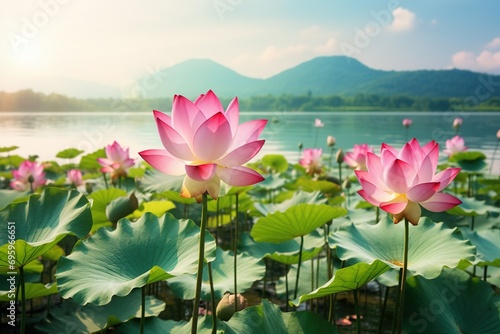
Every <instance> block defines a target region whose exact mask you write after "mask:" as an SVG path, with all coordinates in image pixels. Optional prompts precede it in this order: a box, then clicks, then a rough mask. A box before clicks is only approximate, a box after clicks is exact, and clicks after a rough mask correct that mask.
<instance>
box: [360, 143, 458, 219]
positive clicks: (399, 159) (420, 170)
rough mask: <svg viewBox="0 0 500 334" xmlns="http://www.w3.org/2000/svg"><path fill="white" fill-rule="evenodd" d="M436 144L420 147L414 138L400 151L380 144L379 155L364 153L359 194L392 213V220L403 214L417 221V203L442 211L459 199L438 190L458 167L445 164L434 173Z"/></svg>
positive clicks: (454, 174)
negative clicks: (363, 166)
mask: <svg viewBox="0 0 500 334" xmlns="http://www.w3.org/2000/svg"><path fill="white" fill-rule="evenodd" d="M438 158H439V145H438V144H437V143H436V142H435V141H431V142H429V143H427V144H426V145H424V146H423V147H420V144H419V143H418V141H417V140H416V139H412V140H411V141H410V142H408V143H406V144H405V145H404V147H403V148H402V149H401V151H399V152H398V151H397V150H395V149H394V148H393V147H391V146H389V145H387V144H382V147H381V149H380V157H379V156H377V155H376V154H374V153H370V152H368V153H367V158H366V167H367V171H361V170H357V171H355V173H356V176H357V178H358V180H359V182H360V184H361V186H362V188H363V189H362V190H359V191H358V194H359V195H360V196H361V197H363V198H364V199H365V200H366V201H368V202H370V203H371V204H373V205H376V206H379V207H380V208H381V209H382V210H384V211H387V212H389V213H391V214H392V215H393V220H394V223H399V222H400V221H401V220H402V219H403V218H406V219H408V221H409V222H410V223H412V224H413V225H417V223H418V220H419V219H420V216H421V209H420V205H421V206H423V207H424V208H426V209H427V210H429V211H434V212H441V211H446V210H449V209H451V208H453V207H455V206H456V205H458V204H460V203H462V202H461V201H460V200H459V199H457V198H456V197H454V196H452V195H449V194H446V193H442V192H440V191H441V190H443V189H444V188H445V187H447V186H448V185H449V184H450V183H451V181H452V180H453V179H454V178H455V176H456V175H457V174H458V172H459V171H460V168H447V169H445V170H443V171H441V172H439V173H437V174H435V172H436V168H437V164H438Z"/></svg>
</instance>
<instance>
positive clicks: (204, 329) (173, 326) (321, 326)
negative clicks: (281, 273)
mask: <svg viewBox="0 0 500 334" xmlns="http://www.w3.org/2000/svg"><path fill="white" fill-rule="evenodd" d="M212 319H213V318H212V316H206V317H200V318H199V320H198V326H197V328H198V330H197V332H198V333H199V334H211V333H212ZM138 332H139V320H138V319H134V320H132V321H129V322H127V323H126V324H123V325H120V326H118V327H117V329H116V334H127V333H138ZM144 333H145V334H157V333H176V334H190V333H191V323H190V322H186V321H179V322H177V321H173V320H167V321H163V320H160V319H158V318H148V319H146V321H145V325H144ZM217 333H226V334H243V333H265V334H277V333H283V334H285V333H301V334H318V333H331V334H338V333H339V332H338V330H337V328H336V327H335V326H334V325H332V324H330V323H328V322H327V321H326V320H325V319H323V318H322V317H321V316H319V315H318V314H316V313H312V312H309V311H301V312H282V311H281V310H280V308H279V306H277V305H274V304H272V303H270V302H269V301H268V300H266V299H263V300H262V303H261V304H259V305H256V306H251V307H247V308H246V309H244V310H242V311H239V312H236V313H235V314H234V315H233V317H232V318H231V319H229V321H227V322H226V321H221V320H217Z"/></svg>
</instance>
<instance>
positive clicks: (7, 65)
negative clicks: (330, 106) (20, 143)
mask: <svg viewBox="0 0 500 334" xmlns="http://www.w3.org/2000/svg"><path fill="white" fill-rule="evenodd" d="M499 13H500V1H498V0H482V1H473V0H467V1H466V0H453V1H452V0H385V1H379V0H357V1H347V0H346V1H335V0H311V1H305V0H303V1H300V0H287V1H285V0H183V1H173V0H149V1H128V0H120V1H118V0H106V1H102V0H101V1H98V0H37V1H29V0H23V1H12V0H0V90H4V91H14V90H17V89H20V88H33V87H31V86H33V85H35V79H36V78H37V77H44V78H47V77H48V78H50V77H64V78H71V79H75V80H82V81H88V82H94V83H99V84H104V85H112V86H120V85H125V84H127V83H129V82H132V81H133V80H135V79H136V78H139V77H143V76H144V75H147V74H148V73H151V72H152V71H157V70H160V69H162V68H166V67H169V66H172V65H175V64H177V63H180V62H183V61H185V60H188V59H193V58H206V59H211V60H213V61H216V62H218V63H220V64H222V65H224V66H227V67H229V68H231V69H232V70H235V71H236V72H238V73H240V74H243V75H246V76H250V77H254V78H268V77H270V76H273V75H275V74H277V73H279V72H281V71H283V70H286V69H288V68H291V67H294V66H296V65H298V64H300V63H301V62H304V61H307V60H310V59H312V58H315V57H319V56H332V55H346V56H350V57H353V58H356V59H358V60H359V61H361V62H362V63H364V64H365V65H367V66H369V67H371V68H375V69H382V70H419V69H449V68H461V69H469V70H473V71H479V72H486V73H495V74H500V20H499V19H498V14H499Z"/></svg>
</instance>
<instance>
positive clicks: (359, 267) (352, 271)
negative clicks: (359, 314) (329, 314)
mask: <svg viewBox="0 0 500 334" xmlns="http://www.w3.org/2000/svg"><path fill="white" fill-rule="evenodd" d="M388 269H389V266H388V265H387V264H385V263H384V262H382V261H378V260H375V261H374V262H373V263H372V264H367V263H363V262H361V263H356V264H354V265H352V266H349V267H346V268H342V269H339V270H337V271H336V272H335V275H334V276H333V277H332V279H330V280H329V281H328V282H326V283H325V284H323V285H322V286H320V287H319V288H317V289H316V290H314V291H312V292H309V293H308V294H305V295H302V296H300V297H299V298H297V299H295V300H293V301H291V302H290V303H291V304H293V305H297V306H298V305H299V304H300V303H302V302H304V301H306V300H309V299H313V298H320V297H324V296H328V295H331V294H334V293H339V292H345V291H349V290H355V289H359V288H360V287H362V286H363V285H365V284H366V283H368V282H370V281H371V280H373V279H375V278H377V277H378V276H380V275H381V274H383V273H384V272H386V271H387V270H388Z"/></svg>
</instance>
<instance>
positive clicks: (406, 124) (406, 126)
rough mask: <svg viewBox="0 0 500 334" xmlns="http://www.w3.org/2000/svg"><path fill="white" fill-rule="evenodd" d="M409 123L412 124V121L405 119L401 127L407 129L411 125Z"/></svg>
mask: <svg viewBox="0 0 500 334" xmlns="http://www.w3.org/2000/svg"><path fill="white" fill-rule="evenodd" d="M411 123H413V121H412V120H411V119H409V118H405V119H403V126H404V127H405V128H409V127H410V125H411Z"/></svg>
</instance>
